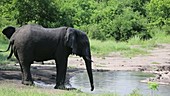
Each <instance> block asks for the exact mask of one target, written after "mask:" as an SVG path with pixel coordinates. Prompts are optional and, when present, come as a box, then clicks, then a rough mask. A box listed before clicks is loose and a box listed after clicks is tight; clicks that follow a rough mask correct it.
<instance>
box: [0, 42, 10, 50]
mask: <svg viewBox="0 0 170 96" xmlns="http://www.w3.org/2000/svg"><path fill="white" fill-rule="evenodd" d="M10 47H11V43H10V44H9V45H8V48H7V49H6V50H5V51H1V50H0V52H7V51H9V49H10Z"/></svg>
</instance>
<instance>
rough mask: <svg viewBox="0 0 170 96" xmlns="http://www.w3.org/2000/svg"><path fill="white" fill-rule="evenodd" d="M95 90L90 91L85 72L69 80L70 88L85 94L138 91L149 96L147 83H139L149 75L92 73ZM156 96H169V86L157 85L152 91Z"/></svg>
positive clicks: (129, 72)
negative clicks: (156, 88)
mask: <svg viewBox="0 0 170 96" xmlns="http://www.w3.org/2000/svg"><path fill="white" fill-rule="evenodd" d="M93 74H94V86H95V90H94V91H90V89H91V87H90V84H89V80H88V76H87V73H86V72H83V73H79V74H76V75H75V76H74V77H72V78H71V79H70V83H71V85H72V87H74V88H77V89H80V90H81V91H83V92H86V93H93V94H100V93H102V94H103V93H117V94H119V95H121V96H124V95H127V94H130V93H132V92H133V90H136V89H137V90H139V92H140V93H141V94H143V95H144V96H146V95H148V94H149V95H150V94H151V90H150V89H149V87H148V84H147V83H142V82H140V81H141V80H145V79H146V78H148V77H149V76H151V75H148V74H147V73H142V72H132V71H112V72H111V71H109V72H93ZM154 94H155V95H158V96H170V95H169V94H170V86H168V85H159V87H158V90H157V91H154Z"/></svg>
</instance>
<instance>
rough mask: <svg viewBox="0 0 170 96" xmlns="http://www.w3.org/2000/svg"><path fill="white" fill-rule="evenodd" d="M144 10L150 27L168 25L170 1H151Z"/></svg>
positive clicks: (169, 21) (169, 22)
mask: <svg viewBox="0 0 170 96" xmlns="http://www.w3.org/2000/svg"><path fill="white" fill-rule="evenodd" d="M146 10H147V17H148V20H149V22H150V24H151V25H152V26H159V27H162V26H164V25H170V0H151V1H150V2H149V3H148V4H147V6H146Z"/></svg>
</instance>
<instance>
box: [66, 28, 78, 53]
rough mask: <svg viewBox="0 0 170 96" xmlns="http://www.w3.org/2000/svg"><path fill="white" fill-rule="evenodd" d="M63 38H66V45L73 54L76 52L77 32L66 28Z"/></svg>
mask: <svg viewBox="0 0 170 96" xmlns="http://www.w3.org/2000/svg"><path fill="white" fill-rule="evenodd" d="M65 39H66V42H65V44H66V46H67V47H69V48H71V49H72V53H73V54H77V50H78V49H77V42H76V41H77V34H76V30H75V29H73V28H68V29H67V32H66V35H65Z"/></svg>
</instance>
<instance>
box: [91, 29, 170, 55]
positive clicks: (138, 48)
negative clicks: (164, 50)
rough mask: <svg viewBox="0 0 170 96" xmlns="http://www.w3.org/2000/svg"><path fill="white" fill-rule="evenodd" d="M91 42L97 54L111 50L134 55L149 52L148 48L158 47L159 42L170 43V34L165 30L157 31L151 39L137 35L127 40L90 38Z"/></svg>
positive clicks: (103, 53) (94, 52)
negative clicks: (144, 38) (143, 38)
mask: <svg viewBox="0 0 170 96" xmlns="http://www.w3.org/2000/svg"><path fill="white" fill-rule="evenodd" d="M90 43H91V50H92V54H93V55H96V56H105V55H108V54H109V53H110V52H118V53H120V54H121V55H122V56H125V57H134V56H137V55H145V54H149V52H148V50H151V49H153V48H155V47H157V46H158V45H159V44H163V43H170V35H167V34H166V33H164V32H155V33H154V34H153V38H152V39H150V40H140V38H139V37H137V36H136V37H134V38H131V39H130V40H128V41H127V42H115V41H114V40H108V41H99V40H90Z"/></svg>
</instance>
